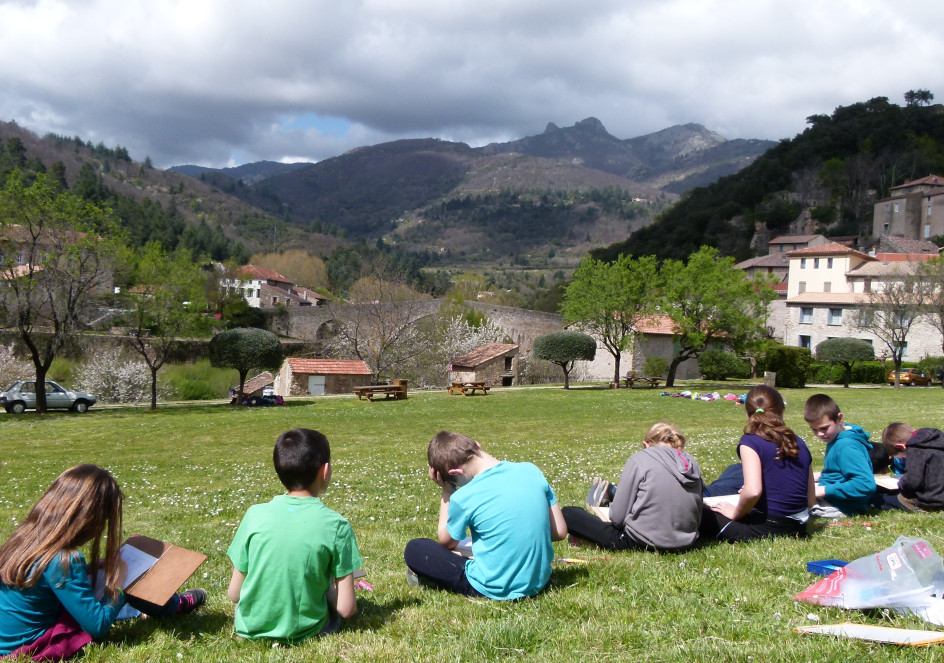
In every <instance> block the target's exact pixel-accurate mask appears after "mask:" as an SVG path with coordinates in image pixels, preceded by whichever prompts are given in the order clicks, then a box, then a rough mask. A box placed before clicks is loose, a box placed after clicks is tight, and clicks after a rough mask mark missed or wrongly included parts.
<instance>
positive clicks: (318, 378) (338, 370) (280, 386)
mask: <svg viewBox="0 0 944 663" xmlns="http://www.w3.org/2000/svg"><path fill="white" fill-rule="evenodd" d="M371 375H372V373H371V372H370V369H369V368H367V364H365V363H364V362H363V361H361V360H360V359H308V358H304V357H288V358H286V359H285V361H284V362H282V367H281V368H280V369H279V372H278V374H277V375H276V376H275V393H276V394H278V395H279V396H283V397H286V396H302V395H308V396H322V395H324V394H349V393H351V392H352V391H353V390H354V387H357V386H360V385H363V384H370V381H371Z"/></svg>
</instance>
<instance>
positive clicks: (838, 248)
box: [787, 242, 875, 260]
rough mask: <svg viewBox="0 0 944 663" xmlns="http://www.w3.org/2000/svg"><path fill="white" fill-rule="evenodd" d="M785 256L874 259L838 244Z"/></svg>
mask: <svg viewBox="0 0 944 663" xmlns="http://www.w3.org/2000/svg"><path fill="white" fill-rule="evenodd" d="M787 255H788V256H790V257H791V258H804V257H806V256H838V255H854V256H858V257H860V258H862V259H863V260H875V258H873V257H872V256H870V255H868V254H867V253H862V252H861V251H856V250H855V249H850V248H849V247H848V246H845V245H843V244H840V243H839V242H830V243H829V244H823V245H822V246H809V247H807V248H805V249H797V250H796V251H790V252H789V253H787Z"/></svg>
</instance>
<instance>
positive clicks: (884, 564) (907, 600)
mask: <svg viewBox="0 0 944 663" xmlns="http://www.w3.org/2000/svg"><path fill="white" fill-rule="evenodd" d="M942 592H944V560H942V559H941V556H940V555H938V554H937V553H936V552H935V551H934V549H933V548H932V547H931V546H930V544H929V543H928V542H927V541H925V540H924V539H919V538H913V537H906V536H900V537H898V539H897V540H896V541H895V543H894V545H892V546H891V547H889V548H886V549H885V550H883V551H881V552H879V553H876V554H874V555H868V556H866V557H860V558H859V559H857V560H855V561H853V562H850V563H849V564H847V565H846V566H844V567H842V568H841V569H838V570H836V571H835V572H834V573H832V574H831V575H829V576H827V577H825V578H823V579H822V580H820V581H819V582H817V583H815V584H813V585H811V586H810V587H808V588H806V589H805V590H804V591H802V592H800V593H799V594H797V595H796V596H794V597H793V598H794V600H797V601H803V602H806V603H814V604H817V605H826V606H835V607H839V608H847V609H866V608H894V609H897V610H899V611H901V612H913V613H915V614H917V615H919V616H920V617H922V618H924V619H925V620H927V621H930V622H933V623H935V624H944V600H942V598H941V597H942Z"/></svg>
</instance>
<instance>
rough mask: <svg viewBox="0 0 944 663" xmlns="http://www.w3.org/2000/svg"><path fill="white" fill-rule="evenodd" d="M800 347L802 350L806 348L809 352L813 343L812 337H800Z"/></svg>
mask: <svg viewBox="0 0 944 663" xmlns="http://www.w3.org/2000/svg"><path fill="white" fill-rule="evenodd" d="M799 345H800V347H801V348H806V349H807V350H809V349H810V346H811V345H812V343H811V342H810V337H809V336H806V335H800V343H799Z"/></svg>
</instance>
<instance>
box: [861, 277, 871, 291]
mask: <svg viewBox="0 0 944 663" xmlns="http://www.w3.org/2000/svg"><path fill="white" fill-rule="evenodd" d="M862 292H872V279H865V282H864V283H863V284H862Z"/></svg>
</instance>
